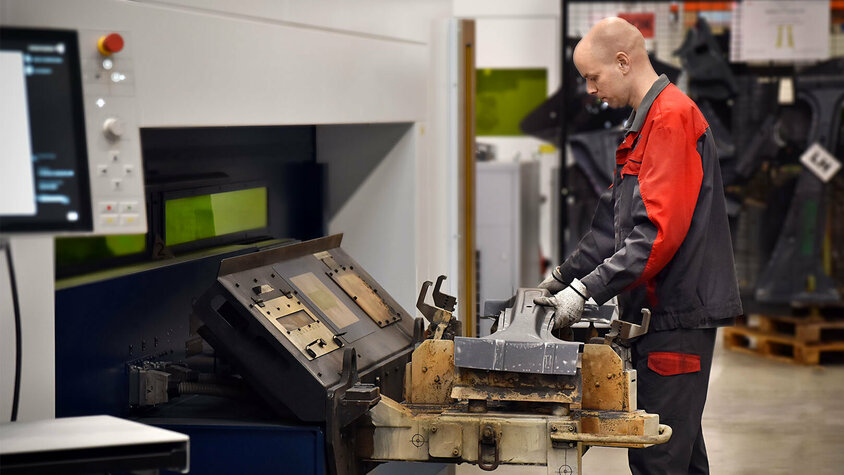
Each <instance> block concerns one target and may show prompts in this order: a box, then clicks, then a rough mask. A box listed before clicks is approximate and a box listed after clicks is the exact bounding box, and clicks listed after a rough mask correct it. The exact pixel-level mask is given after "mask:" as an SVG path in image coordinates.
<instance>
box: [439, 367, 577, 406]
mask: <svg viewBox="0 0 844 475" xmlns="http://www.w3.org/2000/svg"><path fill="white" fill-rule="evenodd" d="M579 382H580V373H579V372H576V373H575V375H573V376H560V375H547V374H532V373H516V372H498V371H484V370H474V369H466V368H460V369H459V371H458V375H457V379H456V381H455V384H454V389H453V390H452V391H451V397H453V398H455V399H490V400H493V401H521V402H546V403H560V404H577V405H579V404H580V400H581V392H580V384H579Z"/></svg>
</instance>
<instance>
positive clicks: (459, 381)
mask: <svg viewBox="0 0 844 475" xmlns="http://www.w3.org/2000/svg"><path fill="white" fill-rule="evenodd" d="M341 239H342V236H341V235H335V236H330V237H326V238H320V239H316V240H312V241H307V242H303V243H300V244H295V245H289V246H284V247H280V248H276V249H270V250H265V251H259V252H256V253H251V254H246V255H242V256H237V257H232V258H228V259H225V260H223V261H222V263H221V265H220V271H219V275H218V277H217V281H216V282H215V283H214V284H213V286H212V287H211V288H210V289H209V290H208V291H207V292H206V293H205V294H204V295H203V296H202V298H200V299H199V300H198V301H197V303H196V305H195V306H194V312H195V314H196V316H198V317H199V318H200V319H201V320H202V321H203V322H204V327H202V328H200V330H199V333H200V334H201V335H202V336H203V338H205V339H206V340H207V341H208V342H209V343H211V345H212V346H213V347H214V348H215V349H216V350H217V351H218V352H219V353H220V354H221V355H224V356H225V357H226V358H227V359H230V360H231V361H232V362H233V364H234V366H235V368H236V369H237V371H238V372H239V373H240V374H241V376H242V377H243V379H244V380H245V381H246V382H247V383H248V384H249V385H250V386H251V387H252V388H254V390H255V391H256V392H257V393H258V394H260V395H261V396H262V398H263V399H264V400H265V401H266V402H267V403H268V404H269V406H270V407H272V408H273V409H274V410H275V411H277V412H278V413H280V414H285V415H293V416H294V417H296V418H297V419H299V420H302V421H308V422H318V423H321V424H324V427H325V437H326V448H327V458H328V468H329V471H330V473H335V474H347V473H365V471H366V469H367V468H369V467H371V466H372V464H377V463H379V462H387V461H420V462H448V463H463V462H469V463H475V464H478V466H479V467H481V468H483V469H485V470H493V469H495V468H497V467H498V466H499V465H501V464H515V465H540V466H546V467H547V472H548V473H549V474H556V473H580V460H581V457H582V455H583V452H584V450H585V448H586V447H587V446H590V445H605V446H615V447H644V446H648V445H652V444H659V443H664V442H666V441H667V440H668V439H669V438H670V436H671V429H670V427H667V426H665V425H660V424H659V416H658V415H656V414H648V413H646V412H644V411H641V410H637V407H636V372H635V370H634V369H632V368H631V366H630V358H629V350H628V349H627V342H628V341H629V339H631V338H634V337H636V336H638V335H641V334H642V333H644V332H646V331H647V325H648V321H649V315H647V314H646V315H645V318H644V319H643V324H642V325H641V326H639V325H632V324H629V323H626V322H621V321H616V322H614V323H613V328H612V330H611V331H610V333H608V334H607V336H606V337H605V338H604V339H603V340H601V342H600V343H590V344H582V343H577V342H568V341H562V340H558V339H557V338H555V337H554V336H552V335H551V332H550V326H551V318H552V312H551V311H549V310H548V309H547V308H545V307H541V306H537V305H534V303H533V299H534V298H535V297H538V296H541V295H542V294H543V292H545V291H543V290H540V289H520V290H519V291H518V293H517V294H516V296H514V298H513V299H511V301H510V302H509V304H508V305H506V308H504V309H503V311H502V312H501V315H500V317H499V330H498V331H497V332H496V333H493V334H492V335H489V336H487V337H484V338H464V337H460V336H458V335H459V334H460V333H461V328H460V322H459V321H458V320H457V319H456V318H455V316H454V313H453V312H454V308H455V305H456V299H455V298H454V297H452V296H449V295H447V294H444V293H443V292H442V291H441V287H442V284H443V281H444V280H445V277H444V276H440V278H439V279H438V280H437V284H436V286H435V287H434V290H433V294H432V298H433V303H434V305H430V304H428V303H426V300H427V293H428V290H429V289H430V287H431V285H432V283H431V282H426V283H425V284H424V285H423V286H422V290H421V293H420V295H419V299H418V301H417V307H418V309H419V311H420V312H422V314H423V315H425V316H426V317H427V319H428V322H429V324H428V325H427V328H426V326H425V320H424V319H422V318H416V319H414V318H412V316H411V314H410V313H408V312H407V311H405V310H404V309H402V308H401V307H400V306H399V305H398V304H397V303H396V301H395V300H393V299H392V298H391V297H390V295H389V294H387V293H386V292H385V291H384V289H383V288H382V287H381V286H380V285H379V284H378V283H377V282H376V281H375V280H374V279H373V278H372V276H370V275H369V274H368V273H367V272H366V271H365V270H364V269H363V268H361V266H360V265H359V264H358V263H357V262H356V261H355V260H354V259H353V258H351V257H350V256H349V255H348V254H347V253H346V252H345V251H344V250H343V249H342V248H341V247H340V243H341Z"/></svg>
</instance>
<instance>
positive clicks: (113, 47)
mask: <svg viewBox="0 0 844 475" xmlns="http://www.w3.org/2000/svg"><path fill="white" fill-rule="evenodd" d="M97 48H99V50H100V53H102V54H103V55H104V56H110V55H111V54H112V53H117V52H119V51H120V50H122V49H123V37H122V36H120V35H119V34H117V33H110V34H108V35H105V36H101V37H100V39H99V40H97Z"/></svg>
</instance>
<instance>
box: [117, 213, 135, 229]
mask: <svg viewBox="0 0 844 475" xmlns="http://www.w3.org/2000/svg"><path fill="white" fill-rule="evenodd" d="M137 221H138V215H137V214H121V215H120V225H121V226H127V225H132V224H135V222H137Z"/></svg>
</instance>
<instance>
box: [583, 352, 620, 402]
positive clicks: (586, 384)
mask: <svg viewBox="0 0 844 475" xmlns="http://www.w3.org/2000/svg"><path fill="white" fill-rule="evenodd" d="M581 366H582V368H581V371H582V374H583V401H582V405H583V408H584V409H602V410H607V411H628V410H631V409H632V408H631V407H630V403H629V402H628V401H629V400H630V397H629V396H630V385H629V380H628V378H627V375H626V374H625V372H624V363H623V362H622V361H621V358H620V357H619V356H618V354H617V353H616V352H615V351H614V350H613V349H612V348H611V347H610V346H609V345H590V344H587V345H583V358H582V362H581Z"/></svg>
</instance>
